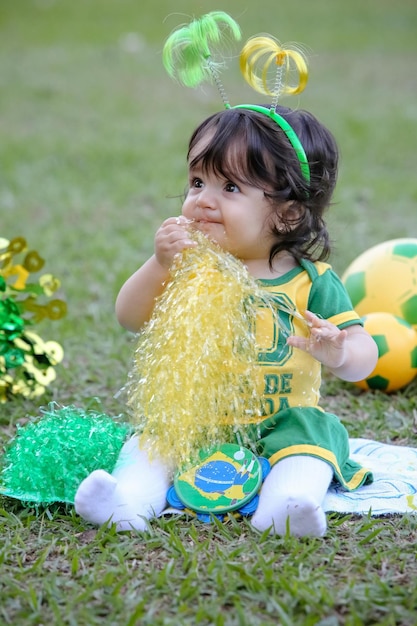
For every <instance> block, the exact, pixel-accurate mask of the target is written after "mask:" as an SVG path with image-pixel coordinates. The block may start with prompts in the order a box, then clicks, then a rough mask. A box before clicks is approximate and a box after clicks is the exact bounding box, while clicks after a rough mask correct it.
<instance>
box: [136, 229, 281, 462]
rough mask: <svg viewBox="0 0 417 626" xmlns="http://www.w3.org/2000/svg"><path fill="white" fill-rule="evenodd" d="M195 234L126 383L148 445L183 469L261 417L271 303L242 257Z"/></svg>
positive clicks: (141, 339)
mask: <svg viewBox="0 0 417 626" xmlns="http://www.w3.org/2000/svg"><path fill="white" fill-rule="evenodd" d="M195 237H196V239H197V242H198V245H197V246H196V247H195V248H190V249H187V250H185V251H184V252H183V253H182V255H181V256H180V257H179V258H177V259H176V260H175V261H174V264H173V267H172V269H171V277H170V280H169V281H168V283H167V285H166V287H165V290H164V292H163V294H162V295H161V296H160V297H159V298H158V299H157V301H156V305H155V308H154V311H153V315H152V318H151V319H150V321H149V322H148V323H147V325H146V326H145V328H144V329H143V331H142V332H141V333H140V335H139V337H138V344H137V349H136V352H135V357H134V366H133V371H132V372H131V376H130V381H129V384H128V386H127V392H128V404H129V405H130V408H131V411H132V417H133V419H134V421H135V423H136V424H138V425H139V430H140V431H141V433H142V434H141V446H142V447H146V448H147V449H148V450H150V453H151V455H152V456H155V457H160V458H163V459H166V460H169V461H170V462H173V463H174V464H175V465H176V466H181V467H184V466H186V465H187V464H189V463H190V462H192V460H193V459H196V458H197V456H198V453H199V451H200V450H201V449H209V448H210V447H212V446H213V445H216V444H219V443H224V442H225V441H226V438H227V437H229V440H230V435H231V433H233V432H236V430H238V429H239V424H240V421H241V419H242V416H243V415H246V416H248V414H250V415H261V414H262V403H261V398H262V391H263V390H262V389H260V388H259V382H257V381H258V378H257V376H256V367H257V348H256V343H255V323H256V313H257V309H258V306H259V304H260V302H262V305H263V306H270V303H268V300H267V299H268V294H267V293H266V292H265V291H264V290H262V288H261V287H260V286H259V285H258V283H257V282H256V280H255V279H254V278H253V277H252V276H250V274H249V273H248V271H247V269H246V267H245V266H244V265H243V264H242V263H241V262H240V261H239V260H237V259H236V258H235V257H233V256H232V255H230V254H228V253H226V252H224V251H223V250H221V249H220V248H219V247H218V246H217V245H216V244H215V243H213V242H210V241H209V240H208V239H207V238H206V237H204V236H203V235H201V234H200V233H196V234H195Z"/></svg>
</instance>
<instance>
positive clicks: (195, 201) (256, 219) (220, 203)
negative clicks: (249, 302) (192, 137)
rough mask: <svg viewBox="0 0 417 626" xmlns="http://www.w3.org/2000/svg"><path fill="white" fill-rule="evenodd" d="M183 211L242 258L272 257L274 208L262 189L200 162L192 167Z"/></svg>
mask: <svg viewBox="0 0 417 626" xmlns="http://www.w3.org/2000/svg"><path fill="white" fill-rule="evenodd" d="M182 214H183V215H184V216H185V217H186V218H187V219H189V220H191V221H192V222H193V227H195V228H197V229H198V230H199V231H201V232H202V233H204V234H205V235H207V236H208V237H209V238H210V239H212V240H214V241H216V242H217V243H218V244H219V245H220V247H221V248H223V249H224V250H226V251H228V252H230V253H231V254H233V255H234V256H236V257H238V258H239V259H241V260H243V261H245V260H254V259H257V260H261V259H265V260H268V259H269V252H270V249H271V245H272V243H273V235H272V233H271V219H272V218H271V214H272V208H271V204H270V202H269V201H268V200H267V198H265V196H264V192H263V190H262V189H259V188H257V187H254V186H252V185H248V184H242V183H236V182H234V181H232V180H227V179H225V178H224V177H222V176H220V175H218V174H216V173H215V172H213V171H208V172H207V171H203V169H202V168H201V167H200V166H199V165H197V166H196V167H194V168H190V170H189V191H188V193H187V196H186V198H185V201H184V204H183V207H182Z"/></svg>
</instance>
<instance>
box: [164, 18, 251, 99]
mask: <svg viewBox="0 0 417 626" xmlns="http://www.w3.org/2000/svg"><path fill="white" fill-rule="evenodd" d="M225 33H227V34H228V35H229V36H230V35H231V36H232V38H233V39H235V40H237V41H238V40H239V39H240V38H241V32H240V28H239V26H238V24H237V23H236V22H235V21H234V19H233V18H231V17H230V15H228V14H227V13H224V11H213V12H211V13H207V14H206V15H203V16H202V17H201V18H199V19H197V20H193V21H192V22H191V23H190V24H189V25H188V26H182V27H181V28H179V29H177V30H175V31H174V32H173V33H172V34H171V35H170V36H169V37H168V39H167V41H166V43H165V46H164V49H163V54H162V61H163V64H164V67H165V69H166V71H167V72H168V74H169V75H170V76H171V78H174V79H176V80H178V82H180V83H181V84H182V85H185V86H186V87H198V85H201V84H202V83H203V82H207V81H210V82H211V81H213V80H214V81H215V83H216V84H217V86H218V87H219V82H218V76H217V70H218V68H219V67H220V65H221V63H215V62H214V61H213V59H212V51H211V45H212V44H214V45H216V44H218V43H219V42H220V41H221V40H222V38H223V36H224V35H225ZM219 89H220V87H219ZM220 92H221V95H222V97H223V96H224V93H223V90H222V89H220Z"/></svg>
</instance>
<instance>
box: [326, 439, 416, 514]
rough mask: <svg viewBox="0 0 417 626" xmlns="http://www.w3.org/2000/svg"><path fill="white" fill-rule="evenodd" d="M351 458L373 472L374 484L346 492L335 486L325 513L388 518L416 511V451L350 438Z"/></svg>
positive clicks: (330, 492)
mask: <svg viewBox="0 0 417 626" xmlns="http://www.w3.org/2000/svg"><path fill="white" fill-rule="evenodd" d="M349 444H350V455H351V457H352V459H354V460H355V461H358V463H360V464H361V465H363V466H364V467H366V468H367V469H369V470H371V471H372V473H373V475H374V482H373V483H372V484H370V485H364V486H363V487H359V489H357V490H356V491H352V492H349V491H345V490H344V489H343V488H342V487H341V486H340V485H337V484H332V485H331V486H330V489H329V491H328V492H327V495H326V498H325V500H324V507H323V508H324V510H325V511H328V512H330V511H334V512H337V513H358V514H368V513H369V512H370V513H371V515H386V514H389V513H416V512H417V448H409V447H405V446H394V445H390V444H384V443H379V442H378V441H372V440H370V439H349Z"/></svg>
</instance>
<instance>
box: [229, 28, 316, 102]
mask: <svg viewBox="0 0 417 626" xmlns="http://www.w3.org/2000/svg"><path fill="white" fill-rule="evenodd" d="M240 69H241V72H242V74H243V76H244V78H245V80H246V81H247V82H248V83H249V85H250V86H251V87H252V88H253V89H254V90H255V91H257V92H258V93H262V94H264V95H267V96H273V97H274V98H275V99H276V100H278V97H279V95H280V94H287V95H296V94H299V93H301V92H302V91H303V90H304V88H305V86H306V84H307V80H308V69H307V62H306V58H305V56H304V54H303V53H302V52H301V51H300V50H298V49H296V47H295V46H293V47H283V46H282V45H281V44H280V43H279V41H277V40H276V39H274V38H273V37H270V36H267V35H264V36H256V37H251V38H250V39H248V41H247V42H246V44H245V45H244V47H243V49H242V52H241V54H240ZM294 73H295V74H296V75H297V80H296V83H295V84H290V79H291V78H292V76H293V74H294Z"/></svg>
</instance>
